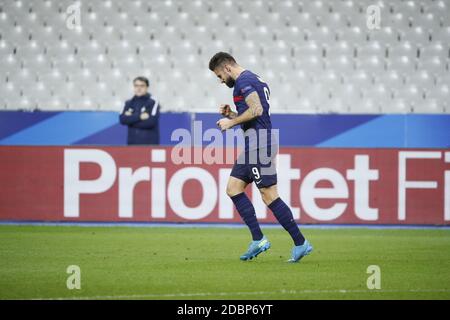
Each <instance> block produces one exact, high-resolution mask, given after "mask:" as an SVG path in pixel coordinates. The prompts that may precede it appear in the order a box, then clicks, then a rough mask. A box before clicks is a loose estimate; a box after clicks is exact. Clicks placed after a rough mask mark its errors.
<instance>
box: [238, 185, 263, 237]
mask: <svg viewBox="0 0 450 320" xmlns="http://www.w3.org/2000/svg"><path fill="white" fill-rule="evenodd" d="M231 200H232V201H233V203H234V205H235V206H236V209H237V211H238V212H239V215H240V216H241V218H242V220H244V222H245V224H246V225H247V226H248V228H249V229H250V232H251V233H252V238H253V240H261V239H262V237H263V234H262V231H261V228H260V227H259V223H258V220H257V219H256V213H255V208H254V207H253V204H252V203H251V202H250V200H249V198H248V197H247V195H246V194H245V193H244V192H242V193H239V194H237V195H235V196H232V197H231Z"/></svg>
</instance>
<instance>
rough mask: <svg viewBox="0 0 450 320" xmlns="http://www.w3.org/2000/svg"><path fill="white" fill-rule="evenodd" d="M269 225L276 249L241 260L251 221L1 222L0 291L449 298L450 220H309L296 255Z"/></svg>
mask: <svg viewBox="0 0 450 320" xmlns="http://www.w3.org/2000/svg"><path fill="white" fill-rule="evenodd" d="M263 230H264V231H265V234H266V235H267V236H268V237H269V239H270V241H271V242H272V248H271V249H270V250H269V251H268V252H266V253H263V254H261V255H260V256H258V257H257V258H256V259H255V260H253V261H249V262H242V261H240V260H239V255H240V254H241V253H242V252H243V251H245V250H246V248H247V245H248V243H249V240H250V238H249V233H248V231H247V230H246V229H245V228H169V227H151V228H145V227H144V228H139V227H124V226H118V227H83V226H81V227H80V226H12V225H3V226H0V299H31V298H42V299H47V298H71V299H72V298H89V299H450V230H448V229H447V230H445V229H438V230H436V229H434V230H409V229H408V230H405V229H382V230H380V229H363V228H361V229H353V228H348V229H305V230H304V234H305V235H306V236H307V238H308V239H309V240H310V242H311V243H312V244H313V246H314V252H313V253H312V255H310V256H307V257H306V258H304V259H303V260H302V261H301V262H300V263H298V264H289V263H286V260H287V259H288V258H289V254H290V250H291V246H292V243H291V240H290V238H289V236H288V234H287V233H286V232H285V231H284V230H282V229H281V227H280V228H279V229H277V228H266V229H263ZM69 265H78V266H79V267H80V268H81V289H80V290H77V289H74V290H69V289H67V287H66V280H67V278H68V277H69V276H70V275H69V274H67V273H66V269H67V267H68V266H69ZM369 265H378V266H379V267H380V270H381V289H380V290H377V289H374V290H369V289H368V288H367V278H368V277H369V276H370V274H368V273H367V267H368V266H369Z"/></svg>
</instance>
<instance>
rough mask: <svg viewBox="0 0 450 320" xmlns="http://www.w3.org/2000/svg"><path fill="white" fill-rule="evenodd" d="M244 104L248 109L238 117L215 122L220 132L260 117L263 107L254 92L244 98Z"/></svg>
mask: <svg viewBox="0 0 450 320" xmlns="http://www.w3.org/2000/svg"><path fill="white" fill-rule="evenodd" d="M245 102H246V103H247V106H248V109H247V110H246V111H244V112H243V113H242V114H241V115H240V116H235V117H234V118H229V119H226V118H224V119H220V120H219V121H217V125H218V126H219V128H220V129H221V130H222V131H223V130H227V129H229V128H232V127H234V126H236V125H238V124H241V123H244V122H247V121H250V120H253V119H255V118H257V117H259V116H260V115H262V113H263V107H262V104H261V100H259V96H258V93H257V92H256V91H253V92H252V93H250V94H249V95H248V96H247V97H246V98H245Z"/></svg>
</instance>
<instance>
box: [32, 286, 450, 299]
mask: <svg viewBox="0 0 450 320" xmlns="http://www.w3.org/2000/svg"><path fill="white" fill-rule="evenodd" d="M438 292H444V293H446V292H448V293H450V289H411V290H377V289H374V290H346V289H340V290H278V291H250V292H197V293H162V294H135V295H117V296H92V297H60V298H33V299H31V300H98V299H99V300H108V299H139V298H183V297H186V298H187V297H211V296H212V297H215V296H217V297H227V296H246V295H272V294H318V293H341V294H346V293H438Z"/></svg>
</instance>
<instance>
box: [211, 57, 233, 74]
mask: <svg viewBox="0 0 450 320" xmlns="http://www.w3.org/2000/svg"><path fill="white" fill-rule="evenodd" d="M224 63H232V64H236V60H235V59H234V58H233V56H232V55H231V54H229V53H226V52H217V53H216V54H215V55H214V56H213V57H212V58H211V60H209V70H211V71H214V70H215V69H216V68H217V67H220V66H221V65H222V64H224Z"/></svg>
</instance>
